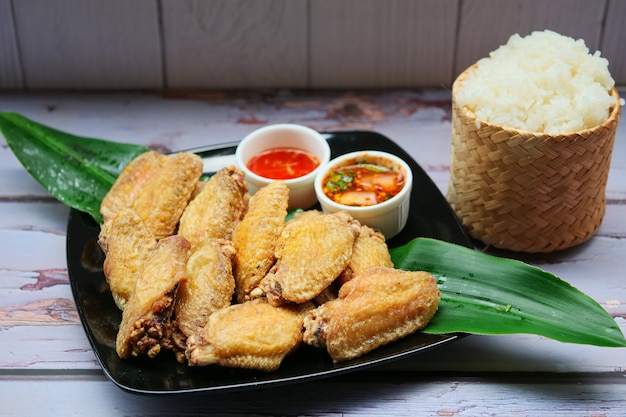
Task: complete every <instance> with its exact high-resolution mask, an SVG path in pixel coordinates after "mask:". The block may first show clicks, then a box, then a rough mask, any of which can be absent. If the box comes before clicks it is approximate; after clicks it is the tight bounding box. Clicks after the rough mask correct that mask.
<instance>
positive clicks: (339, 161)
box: [315, 151, 413, 239]
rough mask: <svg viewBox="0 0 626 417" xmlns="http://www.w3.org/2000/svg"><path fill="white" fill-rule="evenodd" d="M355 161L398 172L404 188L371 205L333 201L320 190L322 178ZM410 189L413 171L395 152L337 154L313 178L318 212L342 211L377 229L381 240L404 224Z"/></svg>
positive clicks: (400, 228)
mask: <svg viewBox="0 0 626 417" xmlns="http://www.w3.org/2000/svg"><path fill="white" fill-rule="evenodd" d="M356 162H369V163H373V164H377V165H381V166H384V167H388V168H391V169H393V170H395V171H400V172H402V173H403V174H404V179H405V184H404V187H402V189H401V190H400V192H399V193H398V194H396V195H395V196H393V197H392V198H390V199H389V200H387V201H384V202H382V203H379V204H374V205H371V206H358V207H357V206H346V205H344V204H339V203H337V202H335V201H334V200H332V199H331V198H330V197H328V196H327V195H326V194H325V193H324V190H323V181H324V178H325V177H326V175H327V174H328V173H329V172H330V171H333V170H334V169H336V168H338V167H341V166H347V165H352V164H354V163H356ZM412 188H413V172H412V171H411V168H410V167H409V165H408V164H407V163H406V162H405V161H403V160H402V159H401V158H398V157H397V156H395V155H392V154H390V153H387V152H380V151H357V152H351V153H348V154H345V155H341V156H339V157H337V158H335V159H333V160H332V161H330V162H329V163H328V164H326V166H324V168H323V170H321V171H320V172H319V174H317V177H316V178H315V193H316V195H317V199H318V201H319V203H320V205H321V207H322V211H324V212H325V213H334V212H337V211H341V210H343V211H346V212H347V213H349V214H350V215H351V216H352V217H353V218H354V219H356V220H358V221H359V222H361V224H365V225H368V226H370V227H371V228H373V229H378V230H380V232H381V233H382V234H383V235H384V236H385V239H391V238H392V237H394V236H395V235H397V234H398V233H400V231H402V229H403V228H404V226H405V225H406V222H407V220H408V218H409V206H410V202H411V199H410V196H411V189H412Z"/></svg>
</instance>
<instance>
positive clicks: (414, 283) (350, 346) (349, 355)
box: [303, 266, 440, 362]
mask: <svg viewBox="0 0 626 417" xmlns="http://www.w3.org/2000/svg"><path fill="white" fill-rule="evenodd" d="M439 298H440V293H439V288H438V287H437V283H436V281H435V279H434V278H433V277H432V275H430V274H429V273H428V272H409V271H401V270H397V269H393V268H386V267H378V266H375V267H371V268H370V269H368V270H366V271H365V272H363V273H361V274H360V275H357V276H355V277H354V278H353V279H352V280H350V281H348V282H347V283H345V284H344V285H343V286H342V287H341V289H340V290H339V298H337V299H335V300H332V301H329V302H327V303H326V304H323V305H321V306H319V307H317V308H316V309H315V310H311V311H310V312H309V313H308V315H307V316H306V317H305V319H304V335H303V340H304V342H305V343H307V344H309V345H312V346H316V347H324V346H325V347H326V349H327V350H328V353H329V354H330V356H331V357H332V359H333V361H334V362H341V361H346V360H349V359H354V358H356V357H359V356H361V355H363V354H365V353H367V352H369V351H371V350H373V349H376V348H377V347H379V346H382V345H384V344H387V343H389V342H392V341H394V340H397V339H400V338H402V337H405V336H407V335H409V334H411V333H413V332H415V331H417V330H419V329H422V328H423V327H425V326H426V324H428V322H429V321H430V319H431V318H432V317H433V316H434V315H435V313H436V311H437V306H438V303H439Z"/></svg>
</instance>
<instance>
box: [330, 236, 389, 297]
mask: <svg viewBox="0 0 626 417" xmlns="http://www.w3.org/2000/svg"><path fill="white" fill-rule="evenodd" d="M370 266H386V267H388V268H393V262H391V255H389V248H388V247H387V243H386V242H385V237H384V236H383V234H382V233H380V232H379V231H376V230H374V229H372V228H371V227H369V226H366V225H361V232H360V233H359V237H357V239H356V240H355V242H354V248H353V249H352V258H350V263H349V264H348V266H347V267H346V269H345V270H344V271H343V272H342V273H341V276H340V277H339V279H340V285H341V284H344V283H346V282H347V281H350V280H351V279H352V277H354V276H356V275H359V274H360V273H362V272H363V271H365V270H366V269H368V268H369V267H370Z"/></svg>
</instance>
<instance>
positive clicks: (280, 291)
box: [259, 212, 360, 305]
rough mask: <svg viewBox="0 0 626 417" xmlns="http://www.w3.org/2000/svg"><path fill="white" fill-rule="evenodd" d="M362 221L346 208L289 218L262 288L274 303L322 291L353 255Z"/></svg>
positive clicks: (305, 298)
mask: <svg viewBox="0 0 626 417" xmlns="http://www.w3.org/2000/svg"><path fill="white" fill-rule="evenodd" d="M359 231H360V224H359V223H358V222H357V221H356V220H353V219H352V217H351V216H350V215H349V214H347V213H346V212H338V213H333V214H320V215H309V216H304V217H303V218H300V219H296V220H293V221H292V222H289V224H287V225H286V226H285V228H284V229H283V232H282V233H281V235H280V238H279V240H278V245H277V247H276V264H275V265H274V266H273V267H272V269H271V270H270V272H269V273H268V274H267V275H266V276H265V278H263V280H262V281H261V284H260V285H259V288H260V289H261V290H262V292H263V293H265V295H266V296H267V299H268V301H269V302H270V303H271V304H273V305H280V304H282V303H283V302H285V301H291V302H295V303H303V302H305V301H309V300H311V299H313V298H314V297H316V296H317V295H318V294H320V293H321V292H322V291H323V290H324V289H325V288H326V287H328V286H329V285H330V284H331V283H332V282H333V281H334V280H335V278H337V277H338V276H339V274H340V273H341V271H343V270H344V269H345V268H346V266H347V265H348V262H350V258H351V257H352V247H353V245H354V240H355V239H356V237H357V236H358V234H359Z"/></svg>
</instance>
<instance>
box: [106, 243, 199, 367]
mask: <svg viewBox="0 0 626 417" xmlns="http://www.w3.org/2000/svg"><path fill="white" fill-rule="evenodd" d="M188 258H189V242H187V240H186V239H184V238H183V237H180V236H177V235H174V236H169V237H166V238H164V239H161V240H160V241H159V242H158V243H157V245H156V247H155V248H154V250H153V251H152V252H151V254H150V256H149V258H148V259H147V260H146V263H145V265H144V267H143V269H142V271H141V275H140V276H139V279H138V280H137V283H136V285H135V289H134V291H133V292H132V294H131V296H130V298H129V300H128V303H127V304H126V307H125V308H124V311H123V313H122V322H121V324H120V328H119V330H118V333H117V339H116V344H115V349H116V351H117V354H118V355H119V357H120V358H122V359H125V358H129V357H133V356H141V355H147V356H149V357H151V358H153V357H155V356H156V355H157V354H158V353H159V352H160V350H161V343H162V341H163V339H164V338H165V337H167V335H169V334H170V329H169V326H170V318H171V314H172V310H173V306H174V300H175V297H176V292H177V290H178V287H179V285H180V283H181V282H183V281H184V280H185V279H186V276H187V272H186V266H187V260H188Z"/></svg>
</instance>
